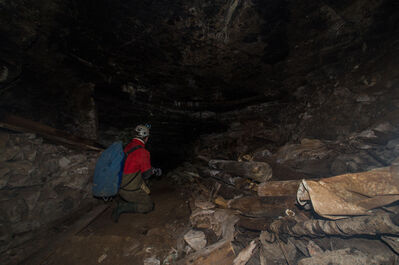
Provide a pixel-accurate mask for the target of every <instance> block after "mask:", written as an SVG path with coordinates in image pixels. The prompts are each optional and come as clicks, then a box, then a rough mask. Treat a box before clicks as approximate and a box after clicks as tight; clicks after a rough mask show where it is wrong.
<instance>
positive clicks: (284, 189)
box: [258, 180, 301, 197]
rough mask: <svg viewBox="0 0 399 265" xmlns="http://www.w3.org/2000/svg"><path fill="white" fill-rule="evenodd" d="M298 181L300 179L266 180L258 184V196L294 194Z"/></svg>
mask: <svg viewBox="0 0 399 265" xmlns="http://www.w3.org/2000/svg"><path fill="white" fill-rule="evenodd" d="M300 182H301V181H300V180H286V181H267V182H264V183H261V184H259V186H258V196H259V197H268V196H272V197H275V196H295V195H296V193H297V191H298V187H299V184H300Z"/></svg>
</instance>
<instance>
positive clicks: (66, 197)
mask: <svg viewBox="0 0 399 265" xmlns="http://www.w3.org/2000/svg"><path fill="white" fill-rule="evenodd" d="M0 150H1V152H0V220H1V222H0V255H1V256H3V255H4V256H5V257H8V258H10V257H13V256H18V255H17V254H18V253H19V251H20V250H19V249H18V247H19V246H20V245H21V244H23V243H26V242H29V241H31V240H32V239H33V238H35V237H37V236H38V235H39V234H41V235H43V234H42V232H43V231H44V230H45V229H46V227H47V226H48V225H50V224H51V223H53V222H54V221H57V220H59V219H61V218H63V217H66V216H68V215H70V214H72V213H74V212H75V211H77V210H78V209H81V208H82V207H85V206H87V205H88V204H90V203H92V202H93V198H92V195H91V186H92V184H91V176H92V175H93V172H94V166H95V162H96V158H97V155H98V154H97V153H94V152H82V151H76V150H71V149H69V148H66V147H64V146H58V145H53V144H49V143H46V142H44V141H43V139H42V138H40V137H37V136H36V135H35V134H11V133H7V132H0ZM43 229H44V230H43ZM25 254H26V253H25Z"/></svg>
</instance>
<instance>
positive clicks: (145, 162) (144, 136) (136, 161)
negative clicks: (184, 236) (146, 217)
mask: <svg viewBox="0 0 399 265" xmlns="http://www.w3.org/2000/svg"><path fill="white" fill-rule="evenodd" d="M149 136H150V126H149V125H138V126H137V127H136V128H135V138H134V139H133V140H132V141H131V142H130V143H129V144H128V145H127V146H126V147H125V148H124V150H123V151H124V152H125V154H126V156H127V157H126V161H125V165H124V168H123V175H122V180H121V184H120V189H119V196H120V199H119V200H118V202H117V206H116V207H115V209H114V210H113V212H112V219H113V221H114V222H118V219H119V216H120V215H121V214H122V213H148V212H150V211H152V210H153V208H154V202H153V201H152V199H151V197H150V189H149V188H148V186H147V184H146V183H145V180H148V179H149V178H150V177H151V176H152V175H156V176H160V175H161V174H162V171H161V169H159V168H153V167H151V161H150V152H148V151H147V150H146V149H145V144H146V143H147V141H148V138H149Z"/></svg>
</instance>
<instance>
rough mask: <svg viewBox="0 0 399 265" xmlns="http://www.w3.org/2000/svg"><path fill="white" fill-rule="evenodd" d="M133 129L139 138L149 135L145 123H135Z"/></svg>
mask: <svg viewBox="0 0 399 265" xmlns="http://www.w3.org/2000/svg"><path fill="white" fill-rule="evenodd" d="M134 131H135V132H136V135H137V137H139V138H146V137H147V136H149V135H150V129H149V128H148V127H147V126H145V125H141V124H140V125H137V126H136V128H135V129H134Z"/></svg>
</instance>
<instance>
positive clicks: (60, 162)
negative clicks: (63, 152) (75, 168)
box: [58, 157, 71, 168]
mask: <svg viewBox="0 0 399 265" xmlns="http://www.w3.org/2000/svg"><path fill="white" fill-rule="evenodd" d="M70 163H71V160H69V159H68V158H66V157H62V158H61V159H60V160H58V165H59V166H60V167H61V168H66V167H67V166H68V165H69V164H70Z"/></svg>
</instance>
